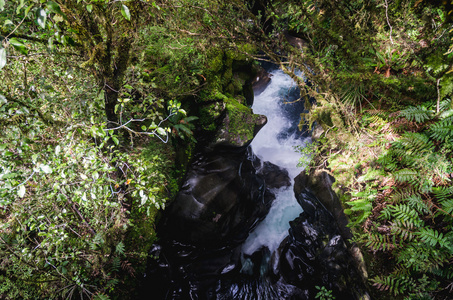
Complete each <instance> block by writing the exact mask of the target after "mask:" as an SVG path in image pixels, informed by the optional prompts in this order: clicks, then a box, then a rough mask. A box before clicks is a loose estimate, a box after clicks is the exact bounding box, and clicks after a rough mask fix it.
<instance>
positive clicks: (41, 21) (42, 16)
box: [36, 8, 47, 28]
mask: <svg viewBox="0 0 453 300" xmlns="http://www.w3.org/2000/svg"><path fill="white" fill-rule="evenodd" d="M46 20H47V14H46V11H45V10H44V9H42V8H40V9H38V10H37V12H36V21H37V22H38V25H39V26H41V27H42V28H46Z"/></svg>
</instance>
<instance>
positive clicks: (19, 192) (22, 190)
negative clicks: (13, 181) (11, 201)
mask: <svg viewBox="0 0 453 300" xmlns="http://www.w3.org/2000/svg"><path fill="white" fill-rule="evenodd" d="M17 195H18V196H19V197H21V198H24V196H25V186H24V185H21V186H20V187H19V189H18V190H17Z"/></svg>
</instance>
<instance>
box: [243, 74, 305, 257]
mask: <svg viewBox="0 0 453 300" xmlns="http://www.w3.org/2000/svg"><path fill="white" fill-rule="evenodd" d="M271 74H272V80H271V82H270V84H269V85H268V86H267V87H266V89H265V90H264V91H263V92H262V93H261V94H259V95H258V96H256V97H255V101H254V105H253V107H252V108H253V111H254V113H256V114H262V115H265V116H267V118H268V123H267V124H266V126H264V127H263V128H262V129H261V131H260V132H259V133H258V134H257V136H256V137H255V139H254V140H253V142H252V144H251V146H252V149H253V152H254V153H255V154H256V155H257V156H258V157H259V158H260V159H261V160H262V161H269V162H271V163H273V164H275V165H278V166H279V167H282V168H284V169H286V170H288V173H289V176H290V178H291V186H289V187H283V188H281V189H279V190H277V191H274V192H275V194H276V199H275V201H274V203H273V204H272V207H271V209H270V211H269V214H268V215H267V216H266V218H265V219H264V220H263V221H262V222H261V223H260V224H259V225H258V226H257V227H256V228H255V230H254V231H253V232H252V233H250V235H249V237H248V239H247V240H246V242H245V243H244V245H243V247H242V251H243V253H244V254H248V255H251V254H253V253H254V252H255V251H257V250H259V249H261V248H263V247H267V248H268V249H269V252H270V253H273V252H274V251H275V250H276V249H277V248H278V246H279V245H280V243H281V242H282V241H283V239H284V238H285V237H286V236H287V235H288V229H289V222H290V221H292V220H294V219H295V218H296V217H297V216H299V214H300V213H301V212H302V208H301V207H300V205H299V204H298V203H297V201H296V198H295V196H294V191H293V180H294V178H295V177H296V176H297V175H298V174H299V173H300V172H301V171H302V170H303V169H302V168H298V167H297V162H298V160H299V158H300V153H297V152H296V151H295V149H294V147H295V146H301V145H304V144H305V143H306V142H308V139H309V138H307V137H304V136H302V135H301V133H300V131H298V129H297V125H298V123H299V120H300V113H302V109H303V105H302V102H301V101H299V102H294V101H295V100H297V99H298V97H299V90H298V88H297V86H296V84H295V83H294V81H293V80H292V79H291V78H290V77H289V76H288V75H286V74H284V73H283V72H282V71H281V70H276V71H273V72H272V73H271Z"/></svg>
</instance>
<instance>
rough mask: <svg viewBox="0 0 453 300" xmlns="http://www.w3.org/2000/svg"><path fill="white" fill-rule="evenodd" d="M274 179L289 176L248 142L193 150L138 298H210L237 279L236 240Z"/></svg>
mask: <svg viewBox="0 0 453 300" xmlns="http://www.w3.org/2000/svg"><path fill="white" fill-rule="evenodd" d="M233 149H236V151H233ZM258 170H260V171H258ZM274 179H275V180H276V181H278V182H275V183H273V184H272V186H273V187H274V186H275V187H277V186H278V185H286V184H287V183H288V180H289V178H288V174H287V172H286V171H285V170H283V169H281V168H279V167H277V166H274V165H272V164H271V163H264V164H262V163H261V162H260V161H259V159H258V158H257V157H256V156H255V155H254V154H253V153H252V152H251V150H250V148H247V150H246V149H241V148H229V149H228V151H221V150H219V149H218V150H217V151H216V152H215V153H214V152H208V153H199V154H198V157H197V158H196V159H195V160H194V162H193V163H192V165H191V167H190V169H189V171H188V173H187V175H186V180H185V183H184V184H183V187H182V189H181V191H180V193H179V195H178V196H177V197H176V199H175V200H174V202H172V203H171V204H170V205H169V206H168V208H167V209H166V210H165V212H164V215H163V217H162V219H161V221H160V222H159V225H158V230H157V232H158V237H159V242H158V243H156V244H155V245H154V246H153V248H152V250H151V252H150V257H151V258H150V260H149V262H148V267H147V271H146V277H145V279H144V282H143V288H142V299H188V298H190V297H194V299H195V298H196V299H215V298H216V297H215V295H216V294H218V295H220V294H221V292H220V291H217V288H218V287H220V286H221V285H226V286H228V288H229V287H231V285H229V283H231V284H233V282H236V283H237V281H235V280H236V279H237V278H239V277H240V274H241V273H240V270H241V266H242V264H241V247H242V243H243V242H244V241H245V239H246V238H247V236H248V234H249V232H251V231H252V229H253V228H254V227H255V226H256V225H257V223H258V222H259V220H261V219H263V218H264V216H265V215H266V214H267V213H268V211H269V208H270V205H271V203H272V201H273V200H274V195H273V194H272V193H271V192H270V191H269V189H268V187H267V184H266V181H267V180H274ZM268 256H269V255H268ZM268 256H267V257H268ZM236 283H234V284H236ZM228 288H227V289H228ZM225 293H227V292H225ZM150 295H152V297H150Z"/></svg>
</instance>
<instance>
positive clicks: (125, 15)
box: [121, 4, 131, 21]
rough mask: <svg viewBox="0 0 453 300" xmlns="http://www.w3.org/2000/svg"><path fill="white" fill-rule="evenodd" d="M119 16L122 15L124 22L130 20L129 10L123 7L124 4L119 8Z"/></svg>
mask: <svg viewBox="0 0 453 300" xmlns="http://www.w3.org/2000/svg"><path fill="white" fill-rule="evenodd" d="M121 14H122V15H123V17H124V18H125V19H126V20H128V21H130V20H131V13H130V11H129V8H128V7H127V6H126V5H124V4H123V5H122V6H121Z"/></svg>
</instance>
